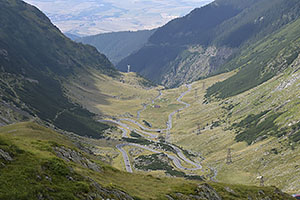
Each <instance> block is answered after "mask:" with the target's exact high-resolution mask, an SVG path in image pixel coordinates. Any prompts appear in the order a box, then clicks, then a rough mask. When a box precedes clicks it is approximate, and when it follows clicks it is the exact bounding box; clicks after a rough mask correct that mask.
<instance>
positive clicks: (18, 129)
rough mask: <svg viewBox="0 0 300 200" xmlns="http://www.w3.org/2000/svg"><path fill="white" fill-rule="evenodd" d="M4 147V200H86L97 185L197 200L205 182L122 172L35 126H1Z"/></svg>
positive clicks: (241, 193)
mask: <svg viewBox="0 0 300 200" xmlns="http://www.w3.org/2000/svg"><path fill="white" fill-rule="evenodd" d="M56 148H64V149H70V150H72V151H74V152H78V154H79V155H81V157H82V158H83V159H88V160H89V162H92V163H94V164H95V165H96V166H98V168H99V171H95V170H92V169H89V168H87V167H85V166H84V165H82V164H79V163H77V162H73V161H66V160H65V159H62V158H60V157H58V156H57V152H55V149H56ZM0 149H1V150H2V151H4V152H6V153H8V154H9V155H10V156H11V157H12V160H11V161H7V160H5V159H3V157H0V166H1V167H0V185H1V187H0V199H39V197H41V198H42V197H43V198H52V199H87V198H88V197H89V196H91V195H92V194H93V195H95V193H97V190H96V189H95V183H98V184H99V185H100V187H103V188H105V189H106V190H107V191H106V193H102V195H103V196H102V197H105V198H111V197H114V196H112V195H113V194H114V193H110V192H109V191H123V192H125V193H127V194H129V195H130V196H132V197H134V199H167V196H166V195H169V196H172V197H173V198H174V199H180V198H177V197H178V196H177V195H178V193H180V194H182V195H183V197H184V198H185V199H193V198H192V197H191V195H193V194H194V195H196V194H197V188H198V190H199V186H200V185H203V184H204V183H203V182H194V181H186V180H183V179H179V178H156V177H153V176H145V175H136V174H129V173H126V172H121V171H119V170H117V169H114V168H112V167H110V166H108V165H106V164H104V163H102V162H100V161H99V160H98V159H97V157H94V156H92V155H89V154H87V153H84V152H82V151H81V150H79V149H78V148H77V147H76V145H74V144H73V143H72V142H70V140H69V139H67V138H66V136H63V135H61V134H59V133H56V132H54V131H52V130H50V129H48V128H44V127H42V126H40V125H37V124H35V123H33V122H26V123H19V124H14V125H10V126H5V127H2V128H0ZM209 184H210V185H211V186H212V188H213V189H214V190H216V192H217V193H218V194H219V195H220V196H221V197H222V198H224V199H245V198H247V197H252V198H255V199H256V198H258V199H262V198H265V197H266V196H268V197H270V198H271V199H291V198H290V197H289V196H286V195H284V194H282V193H280V192H275V190H276V188H274V187H262V188H260V187H253V186H241V185H226V184H220V183H209ZM198 193H199V191H198ZM95 199H101V198H100V197H99V196H98V197H97V198H95ZM116 199H118V198H116Z"/></svg>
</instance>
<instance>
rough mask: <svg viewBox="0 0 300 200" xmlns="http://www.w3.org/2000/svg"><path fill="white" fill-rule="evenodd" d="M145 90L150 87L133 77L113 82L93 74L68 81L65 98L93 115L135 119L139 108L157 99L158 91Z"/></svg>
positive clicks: (92, 72)
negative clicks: (72, 100)
mask: <svg viewBox="0 0 300 200" xmlns="http://www.w3.org/2000/svg"><path fill="white" fill-rule="evenodd" d="M148 86H150V83H148V82H147V81H146V80H145V79H143V78H141V77H139V76H137V75H136V74H135V73H130V74H128V73H124V74H122V76H121V77H118V78H112V77H109V76H106V75H103V74H101V73H99V72H97V71H96V70H91V71H89V72H87V73H86V72H85V73H81V75H80V76H79V77H78V76H74V77H73V78H72V77H71V78H70V79H69V81H66V83H65V87H66V88H67V92H68V94H69V95H70V96H71V98H73V99H75V101H78V102H80V104H82V105H83V106H84V107H86V108H87V109H89V110H90V111H93V112H94V113H98V114H100V113H102V114H104V115H108V116H116V117H120V116H121V115H123V116H130V115H132V116H134V117H136V115H137V111H138V110H140V109H142V108H143V106H142V104H143V103H148V102H151V99H153V98H155V97H156V96H157V95H158V91H157V89H158V88H153V89H146V88H147V87H148Z"/></svg>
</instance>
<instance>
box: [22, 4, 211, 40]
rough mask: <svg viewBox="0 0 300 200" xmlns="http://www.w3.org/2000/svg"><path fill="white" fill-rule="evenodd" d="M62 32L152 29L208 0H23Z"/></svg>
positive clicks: (88, 32)
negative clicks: (44, 15) (40, 12)
mask: <svg viewBox="0 0 300 200" xmlns="http://www.w3.org/2000/svg"><path fill="white" fill-rule="evenodd" d="M25 2H27V3H29V4H32V5H34V6H36V7H38V8H39V9H40V10H42V11H43V12H44V13H45V14H46V15H47V16H48V17H49V18H50V19H51V21H52V23H54V24H55V25H56V26H57V27H58V28H59V29H60V30H61V31H62V32H64V33H72V34H76V35H80V36H85V35H95V34H98V33H106V32H117V31H128V30H130V31H136V30H144V29H153V28H157V27H159V26H162V25H164V24H165V23H167V22H168V21H170V20H172V19H174V18H177V17H181V16H184V15H186V14H188V13H189V12H190V11H192V10H193V9H194V8H197V7H201V6H203V5H206V4H208V3H210V2H212V0H25Z"/></svg>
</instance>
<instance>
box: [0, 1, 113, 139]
mask: <svg viewBox="0 0 300 200" xmlns="http://www.w3.org/2000/svg"><path fill="white" fill-rule="evenodd" d="M0 26H1V30H0V76H1V79H0V91H1V104H2V107H8V105H10V106H11V107H13V108H16V107H18V108H19V109H23V110H25V111H26V112H27V114H28V113H29V114H30V115H31V116H38V117H39V118H41V119H42V120H44V121H47V122H49V123H53V124H54V125H56V126H57V127H59V128H61V129H64V130H68V131H73V132H75V133H77V134H80V135H89V136H93V137H101V135H100V134H99V132H101V131H102V130H104V129H106V128H107V126H106V125H103V124H100V123H98V122H96V121H93V120H91V118H92V117H93V116H94V114H92V113H90V112H88V111H87V110H84V109H82V108H81V106H79V105H77V104H74V103H72V102H70V100H69V99H68V98H67V97H66V96H65V95H64V89H63V87H62V84H61V83H62V82H63V81H64V79H65V78H66V77H68V76H70V75H74V74H76V73H77V71H78V70H79V69H84V68H93V69H96V70H98V71H100V72H101V73H104V74H107V75H110V76H116V75H118V73H117V72H116V70H115V69H114V68H113V65H112V64H111V63H110V62H109V60H108V59H107V58H106V57H105V56H104V55H102V54H99V53H98V52H97V50H96V49H95V48H94V47H91V46H86V45H82V44H77V43H75V42H72V41H71V40H70V39H68V38H66V37H65V36H64V35H63V34H62V33H61V32H60V31H59V30H58V29H57V28H56V27H55V26H54V25H52V24H51V22H50V20H49V19H48V18H47V17H46V16H45V15H44V14H43V13H41V12H40V11H39V10H38V9H36V8H35V7H33V6H30V5H28V4H26V3H24V2H23V1H20V0H4V1H1V2H0ZM3 105H6V106H3ZM18 113H20V112H18ZM27 117H28V116H27ZM7 121H9V120H7Z"/></svg>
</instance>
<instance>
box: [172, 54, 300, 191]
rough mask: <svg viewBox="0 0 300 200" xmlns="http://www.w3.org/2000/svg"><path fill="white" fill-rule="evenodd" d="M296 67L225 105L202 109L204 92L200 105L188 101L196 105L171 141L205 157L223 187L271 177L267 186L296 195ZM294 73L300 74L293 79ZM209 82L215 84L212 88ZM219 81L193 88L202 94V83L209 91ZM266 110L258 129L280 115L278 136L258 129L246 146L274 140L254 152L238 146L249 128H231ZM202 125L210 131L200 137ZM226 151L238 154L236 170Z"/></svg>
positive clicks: (188, 98) (218, 103) (253, 147)
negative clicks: (237, 138)
mask: <svg viewBox="0 0 300 200" xmlns="http://www.w3.org/2000/svg"><path fill="white" fill-rule="evenodd" d="M292 66H293V68H291V69H288V70H287V71H285V73H284V74H282V75H281V76H277V77H275V78H273V79H271V80H270V81H268V82H266V83H264V84H263V85H261V86H259V87H257V88H254V89H252V90H249V91H247V92H244V93H242V94H240V95H237V96H235V97H231V98H228V99H226V100H222V101H214V102H211V103H208V104H202V103H203V101H204V99H205V98H204V95H205V90H202V91H201V90H199V99H198V101H195V97H194V94H193V92H191V93H190V94H189V95H187V96H186V97H185V98H184V101H187V102H189V103H191V104H192V107H191V108H190V109H188V110H186V111H184V112H183V113H182V116H185V117H183V118H181V119H180V120H177V121H175V126H174V130H173V133H174V134H173V137H172V140H173V141H174V142H175V143H177V144H178V145H180V146H183V147H184V148H185V149H190V150H193V151H194V152H201V153H202V155H203V156H204V157H205V158H206V160H205V161H204V164H205V165H206V166H212V167H214V168H217V170H218V176H217V179H218V180H220V181H225V182H231V183H244V184H257V183H258V181H257V179H256V177H257V176H258V175H259V174H263V175H264V176H265V177H266V184H268V185H278V186H279V187H280V188H282V189H284V190H285V191H289V192H297V188H299V186H300V182H299V181H298V179H299V177H298V174H299V173H298V170H299V168H298V166H299V164H300V163H299V156H298V155H299V151H300V149H299V145H298V142H297V141H298V140H295V138H298V134H299V133H298V132H297V128H296V129H295V130H294V129H293V128H292V127H297V126H296V125H297V124H298V122H299V120H300V116H299V113H298V108H299V98H298V97H299V95H300V94H299V92H298V89H297V88H298V85H299V83H300V81H299V72H298V71H296V69H298V67H299V59H297V60H296V61H295V62H294V63H293V65H292ZM294 71H296V72H295V73H293V72H294ZM214 79H215V80H214ZM209 80H214V81H212V82H210V83H209ZM216 80H220V78H218V77H212V78H210V79H207V80H202V81H199V82H196V83H195V84H194V85H193V87H194V88H199V89H201V88H202V87H203V82H206V86H205V88H204V89H206V87H209V86H210V85H211V84H213V82H215V81H216ZM178 94H179V93H178ZM230 105H232V106H230ZM230 107H232V108H231V109H230ZM267 110H271V111H270V112H269V113H267V114H266V115H263V116H262V117H261V118H260V120H259V124H263V122H264V120H265V119H268V117H270V116H272V115H273V114H277V116H276V117H275V118H274V119H273V120H274V121H273V122H274V124H276V126H277V130H275V132H272V131H271V129H261V130H259V129H258V127H259V126H257V129H253V132H254V133H256V134H257V135H253V134H252V135H251V134H249V135H247V138H248V139H246V140H245V141H249V140H250V141H251V142H253V141H255V140H256V139H257V138H258V136H259V135H260V136H262V135H266V136H267V137H268V138H269V139H267V140H263V141H257V142H256V143H255V144H253V145H250V146H248V145H247V144H246V142H239V143H238V142H237V141H236V136H237V134H241V133H243V131H244V130H248V128H249V127H248V125H246V126H244V128H242V129H239V128H235V127H233V126H232V125H233V124H234V123H239V122H240V121H242V120H244V119H246V117H247V116H249V115H258V114H260V113H261V112H263V111H267ZM212 121H221V125H220V127H216V128H213V129H211V128H210V126H211V124H212ZM197 122H200V124H201V128H205V129H204V130H202V131H201V133H202V134H201V135H197V134H196V133H195V132H194V131H195V130H196V129H197ZM251 122H252V121H249V122H248V123H251ZM207 124H208V125H209V126H207ZM246 127H248V128H246ZM228 128H230V129H228ZM231 128H234V129H232V130H231ZM268 131H270V132H268ZM274 136H279V138H277V137H274ZM251 142H250V143H251ZM227 148H232V151H233V161H234V163H233V164H231V165H226V164H225V162H226V161H225V160H226V156H227Z"/></svg>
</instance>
